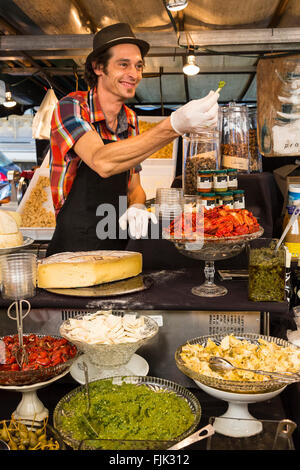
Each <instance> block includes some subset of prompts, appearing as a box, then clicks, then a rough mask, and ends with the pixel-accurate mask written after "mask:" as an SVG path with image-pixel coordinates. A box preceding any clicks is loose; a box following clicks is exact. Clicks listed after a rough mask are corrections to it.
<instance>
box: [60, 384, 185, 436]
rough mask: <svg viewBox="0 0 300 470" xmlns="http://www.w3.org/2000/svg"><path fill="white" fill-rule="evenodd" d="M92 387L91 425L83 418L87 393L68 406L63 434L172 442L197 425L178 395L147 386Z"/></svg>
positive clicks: (63, 418)
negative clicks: (171, 440) (193, 425)
mask: <svg viewBox="0 0 300 470" xmlns="http://www.w3.org/2000/svg"><path fill="white" fill-rule="evenodd" d="M89 387H90V400H91V407H90V415H89V418H88V422H87V421H86V420H85V419H84V417H83V415H84V414H85V413H86V396H85V391H84V389H82V390H81V391H79V392H78V393H77V394H75V395H73V396H71V397H70V400H69V401H68V402H66V403H65V404H64V412H65V413H64V414H66V416H62V417H61V426H60V430H61V431H63V432H65V433H66V434H67V435H69V436H70V437H72V438H73V439H75V440H77V441H81V440H83V439H126V440H129V439H130V440H170V439H174V438H175V437H177V436H179V435H180V434H182V433H183V432H185V431H186V430H187V429H188V428H189V427H190V426H192V424H193V423H194V415H193V413H192V410H191V409H190V407H189V405H188V403H187V402H186V401H185V400H184V399H183V398H181V397H178V396H177V395H176V394H175V393H172V392H166V391H154V390H151V389H150V388H149V387H147V386H146V385H139V386H136V385H134V384H127V383H122V385H114V384H112V382H111V381H110V380H105V381H103V382H102V381H97V382H92V383H90V385H89ZM89 423H90V425H91V427H90V426H89ZM92 428H93V429H94V431H96V433H97V434H95V432H93V430H92Z"/></svg>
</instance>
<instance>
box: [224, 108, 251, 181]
mask: <svg viewBox="0 0 300 470" xmlns="http://www.w3.org/2000/svg"><path fill="white" fill-rule="evenodd" d="M221 111H222V145H221V152H222V167H223V168H235V169H236V170H238V172H239V173H249V171H250V152H249V116H248V108H247V106H245V105H238V104H236V103H234V102H232V103H229V105H228V106H223V107H222V108H221Z"/></svg>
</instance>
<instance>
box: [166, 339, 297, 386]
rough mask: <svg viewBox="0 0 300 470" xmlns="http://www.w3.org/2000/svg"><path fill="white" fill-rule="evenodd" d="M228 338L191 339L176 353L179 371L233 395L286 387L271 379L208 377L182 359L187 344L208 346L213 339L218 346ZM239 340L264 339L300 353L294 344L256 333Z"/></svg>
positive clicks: (255, 340) (256, 342)
mask: <svg viewBox="0 0 300 470" xmlns="http://www.w3.org/2000/svg"><path fill="white" fill-rule="evenodd" d="M225 336H227V334H217V335H207V336H200V337H198V338H194V339H190V340H188V341H187V342H186V343H185V344H183V345H181V346H179V347H178V348H177V350H176V352H175V361H176V365H177V367H178V369H180V370H181V372H183V373H184V374H185V375H187V376H188V377H190V378H191V379H193V380H195V381H198V382H200V383H202V384H204V385H207V386H208V387H212V388H215V389H218V390H222V391H225V392H232V393H247V394H248V393H253V394H255V393H267V392H273V391H275V390H279V389H280V388H282V387H283V386H284V384H283V383H282V382H280V381H278V380H275V379H270V380H265V381H241V380H225V379H220V378H216V377H210V376H208V375H203V374H200V373H199V372H195V371H194V370H192V369H190V368H189V367H188V366H187V365H186V364H185V362H184V361H183V360H182V358H181V351H182V348H183V347H184V346H186V345H187V344H200V345H202V346H206V344H207V341H208V339H211V340H212V341H214V342H215V343H216V344H220V342H221V341H222V339H223V338H224V337H225ZM236 338H238V339H245V340H247V341H249V342H251V343H255V344H258V339H264V340H265V341H269V342H272V343H275V344H278V345H280V346H283V347H286V346H291V347H293V348H295V349H296V350H298V351H300V348H298V347H297V346H294V345H293V344H292V343H289V342H288V341H285V340H283V339H281V338H274V337H272V336H264V335H258V334H255V333H245V334H243V335H242V336H239V335H236Z"/></svg>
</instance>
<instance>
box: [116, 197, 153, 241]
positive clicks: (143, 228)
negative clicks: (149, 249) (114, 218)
mask: <svg viewBox="0 0 300 470" xmlns="http://www.w3.org/2000/svg"><path fill="white" fill-rule="evenodd" d="M149 219H151V220H152V222H153V223H154V224H157V218H156V216H155V215H154V214H153V213H152V212H149V211H147V209H146V206H144V204H132V206H130V207H129V208H128V209H127V211H126V212H125V214H123V215H122V216H121V217H120V218H119V225H120V227H121V229H122V230H125V229H126V227H127V224H128V225H129V231H130V234H131V236H132V237H134V238H136V239H139V238H141V237H145V236H146V235H147V231H148V223H149Z"/></svg>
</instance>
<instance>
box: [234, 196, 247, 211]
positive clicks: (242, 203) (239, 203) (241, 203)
mask: <svg viewBox="0 0 300 470" xmlns="http://www.w3.org/2000/svg"><path fill="white" fill-rule="evenodd" d="M233 208H234V209H245V201H244V198H243V197H241V198H239V200H236V199H235V201H234V203H233Z"/></svg>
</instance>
